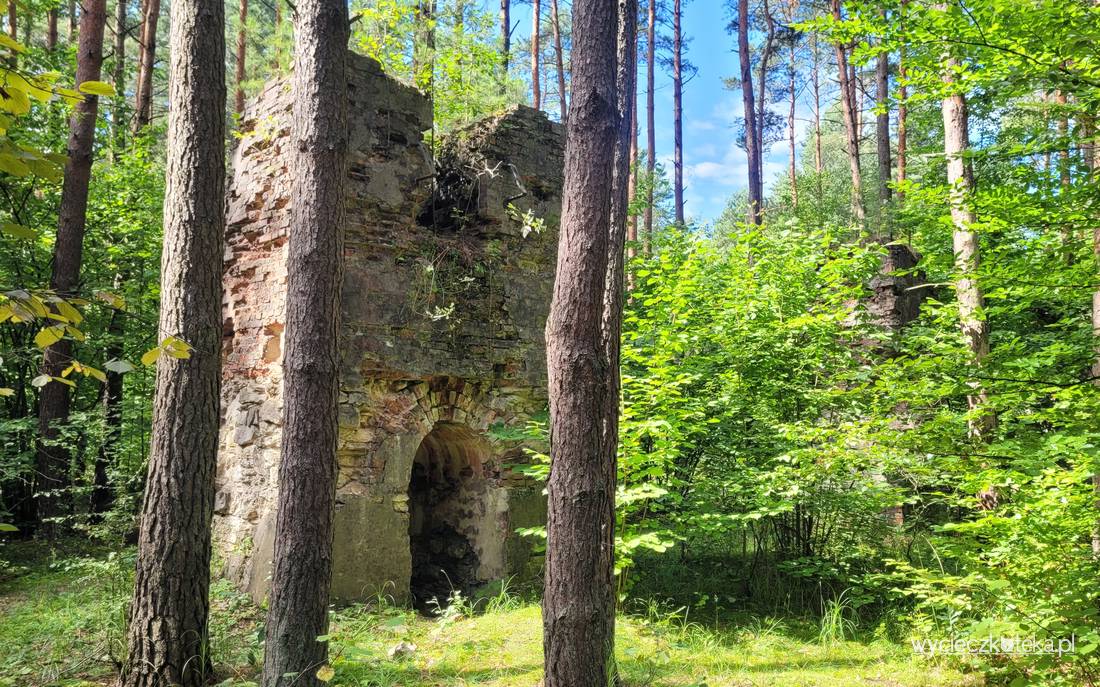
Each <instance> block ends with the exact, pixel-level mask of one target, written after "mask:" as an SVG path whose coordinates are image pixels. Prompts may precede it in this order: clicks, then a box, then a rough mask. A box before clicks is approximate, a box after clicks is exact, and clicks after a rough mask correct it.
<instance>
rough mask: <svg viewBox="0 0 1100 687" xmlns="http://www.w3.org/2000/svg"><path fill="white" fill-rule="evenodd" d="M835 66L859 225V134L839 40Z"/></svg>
mask: <svg viewBox="0 0 1100 687" xmlns="http://www.w3.org/2000/svg"><path fill="white" fill-rule="evenodd" d="M831 7H832V14H833V18H834V19H836V20H837V21H840V20H841V19H842V17H841V14H840V0H831ZM835 48H836V67H837V77H838V79H839V80H840V109H841V114H842V116H843V118H844V134H845V145H846V148H847V150H848V167H849V169H850V170H851V175H852V216H853V217H854V218H855V220H856V223H857V224H859V225H860V226H861V227H862V226H863V222H864V220H865V218H866V215H867V212H866V209H865V208H864V205H863V175H862V173H861V171H860V166H859V134H860V127H859V122H858V120H857V117H858V116H859V115H858V111H857V107H858V106H859V102H858V100H857V99H856V85H855V79H853V78H852V75H851V73H850V72H849V67H848V54H847V48H846V47H845V46H844V44H843V43H836V44H835Z"/></svg>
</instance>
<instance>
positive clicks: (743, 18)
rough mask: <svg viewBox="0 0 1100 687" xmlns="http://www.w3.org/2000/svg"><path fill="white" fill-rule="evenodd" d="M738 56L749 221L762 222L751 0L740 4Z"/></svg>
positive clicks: (761, 186)
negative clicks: (750, 40)
mask: <svg viewBox="0 0 1100 687" xmlns="http://www.w3.org/2000/svg"><path fill="white" fill-rule="evenodd" d="M737 57H738V61H739V62H740V64H741V103H742V110H743V111H744V113H745V153H746V156H747V157H748V162H749V170H748V172H749V188H748V191H749V215H748V221H749V223H750V224H760V223H761V222H763V217H764V213H763V210H764V193H763V189H764V186H763V181H762V178H761V177H762V176H763V170H762V168H761V167H762V165H761V156H760V147H759V145H758V143H759V140H760V139H759V137H758V136H757V132H756V128H757V121H756V104H755V102H756V97H755V94H754V93H753V86H752V54H751V53H750V52H749V2H748V0H738V4H737Z"/></svg>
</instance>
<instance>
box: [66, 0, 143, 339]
mask: <svg viewBox="0 0 1100 687" xmlns="http://www.w3.org/2000/svg"><path fill="white" fill-rule="evenodd" d="M127 4H128V0H117V1H116V2H115V68H114V73H113V75H112V78H113V79H114V84H115V96H114V107H113V110H114V112H113V114H112V117H111V133H112V134H113V136H112V138H113V139H114V148H115V149H116V150H121V149H122V147H123V144H124V142H125V141H124V137H125V127H123V126H122V122H123V120H124V118H125V113H126V96H125V95H123V94H124V93H125V92H126V83H125V82H126V33H127V31H128V30H129V29H128V27H127V26H126V24H127V21H128V17H127V12H126V6H127ZM56 28H57V27H56V26H55V27H54V29H55V30H56ZM113 317H114V316H113V315H112V318H113Z"/></svg>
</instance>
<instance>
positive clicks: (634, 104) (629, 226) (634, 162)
mask: <svg viewBox="0 0 1100 687" xmlns="http://www.w3.org/2000/svg"><path fill="white" fill-rule="evenodd" d="M634 4H635V6H637V0H635V3H634ZM634 24H635V26H634V90H633V91H631V92H630V93H629V94H628V96H629V98H630V159H629V160H628V161H627V164H628V166H629V168H630V176H629V177H628V180H627V185H626V202H627V210H628V214H627V219H626V241H627V243H628V244H629V247H628V248H627V249H626V255H627V257H628V258H633V257H634V256H635V255H636V254H637V249H636V248H635V244H636V243H637V241H638V215H637V213H633V214H631V213H630V212H629V208H630V205H631V204H632V203H633V202H634V197H635V196H636V195H637V193H638V27H637V20H635V22H634ZM632 286H633V284H627V288H628V289H629V288H631V287H632Z"/></svg>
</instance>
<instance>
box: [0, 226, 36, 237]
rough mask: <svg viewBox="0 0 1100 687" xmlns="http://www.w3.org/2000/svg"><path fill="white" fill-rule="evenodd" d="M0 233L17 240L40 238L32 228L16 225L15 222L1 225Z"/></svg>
mask: <svg viewBox="0 0 1100 687" xmlns="http://www.w3.org/2000/svg"><path fill="white" fill-rule="evenodd" d="M0 232H3V233H5V234H7V235H8V236H14V237H15V238H17V239H34V238H38V232H37V231H35V230H34V229H31V228H30V227H24V226H23V225H22V224H16V223H15V222H4V223H3V224H0Z"/></svg>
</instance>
